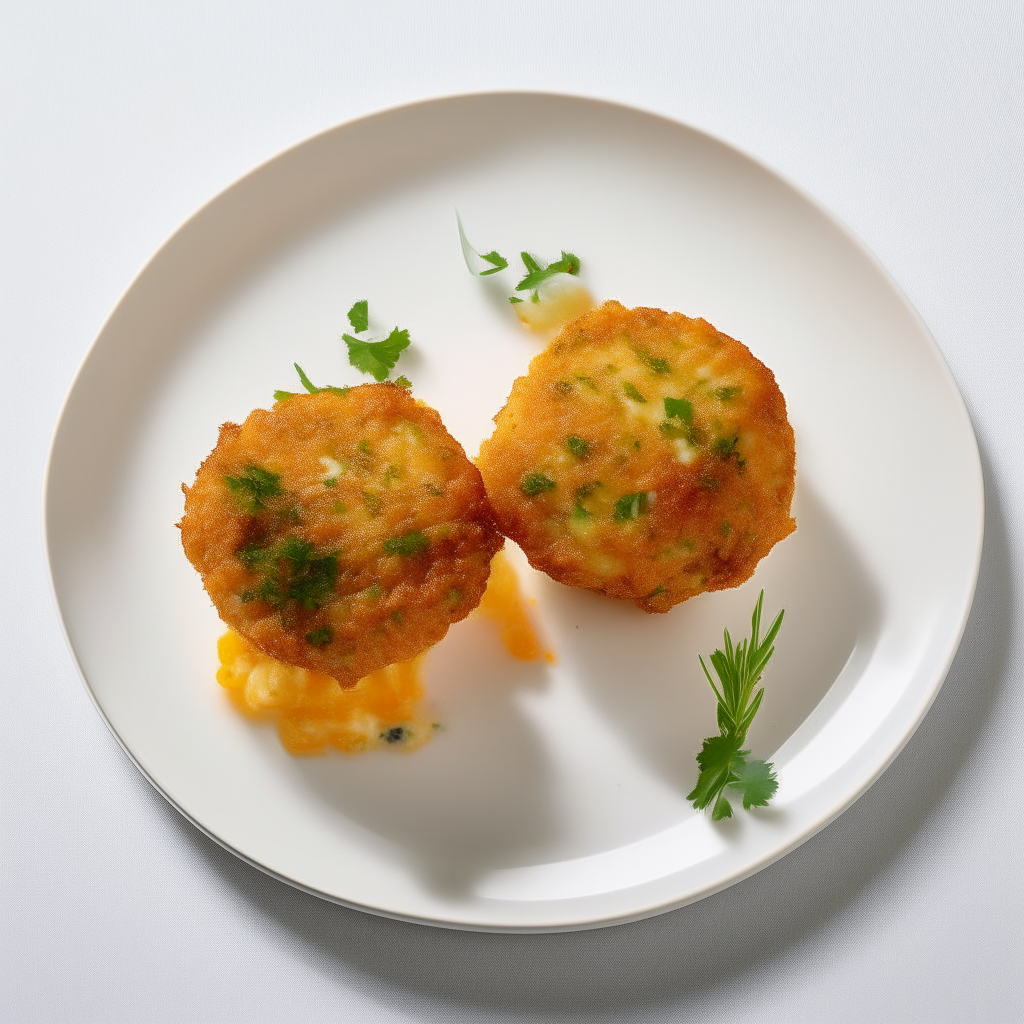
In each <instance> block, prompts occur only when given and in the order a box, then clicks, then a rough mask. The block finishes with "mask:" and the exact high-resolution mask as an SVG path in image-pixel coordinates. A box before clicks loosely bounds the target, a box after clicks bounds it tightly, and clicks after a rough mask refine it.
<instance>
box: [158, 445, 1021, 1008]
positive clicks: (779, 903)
mask: <svg viewBox="0 0 1024 1024" xmlns="http://www.w3.org/2000/svg"><path fill="white" fill-rule="evenodd" d="M983 461H984V453H983ZM985 470H986V498H987V509H986V536H985V547H984V551H983V554H982V565H981V573H980V577H979V581H978V588H977V593H976V596H975V601H974V606H973V609H972V611H971V615H970V618H969V621H968V623H967V628H966V631H965V633H964V637H963V641H962V643H961V646H960V650H959V652H958V653H957V656H956V658H955V659H954V661H953V664H952V667H951V669H950V672H949V674H948V676H947V679H946V682H945V684H944V686H943V688H942V689H941V691H940V692H939V695H938V697H937V698H936V701H935V703H934V705H933V706H932V708H931V710H930V711H929V713H928V715H927V716H926V718H925V720H924V722H923V723H922V725H921V727H920V728H919V729H918V731H917V733H916V734H915V735H914V736H913V737H912V738H911V740H910V742H909V743H908V745H907V747H906V748H905V749H904V750H903V752H902V753H901V754H900V755H899V757H897V759H896V760H895V761H894V762H893V764H892V765H891V766H890V767H889V769H888V770H887V771H886V772H885V774H884V775H883V776H882V778H881V779H880V780H879V781H878V782H877V783H876V784H875V785H874V786H873V787H872V788H871V789H870V790H868V792H867V793H866V794H865V795H864V796H863V797H861V799H860V800H859V801H858V802H857V803H855V804H854V805H853V806H852V807H851V808H849V809H848V810H847V811H846V812H845V813H844V814H843V815H842V816H841V817H840V818H838V819H837V820H836V821H834V822H833V823H832V824H830V825H829V826H828V827H826V828H825V829H824V830H823V831H822V832H820V833H818V835H816V836H814V837H813V838H811V839H810V840H808V842H806V843H805V844H804V845H803V846H801V847H799V848H798V849H796V850H794V851H793V852H792V853H790V854H789V855H788V856H786V857H784V858H783V859H782V860H781V861H778V862H777V863H775V864H773V865H770V866H769V867H767V868H765V869H764V870H763V871H761V872H759V873H758V874H756V875H754V876H753V877H751V878H749V879H746V880H745V881H743V882H740V883H738V884H737V885H734V886H732V887H731V888H729V889H726V890H724V891H723V892H720V893H716V894H715V895H713V896H709V897H707V898H706V899H704V900H701V901H700V902H698V903H695V904H691V905H690V906H688V907H683V908H682V909H680V910H677V911H674V912H671V913H667V914H663V915H661V916H660V917H655V918H650V919H648V920H645V921H639V922H636V923H633V924H626V925H620V926H618V927H614V928H604V929H598V930H594V931H585V932H570V933H562V934H551V935H499V934H480V933H474V932H460V931H455V930H445V929H431V930H426V929H424V928H423V927H421V926H418V925H412V924H405V923H402V922H398V921H392V920H389V919H386V918H378V917H374V916H371V915H369V914H363V913H360V912H358V911H354V910H348V909H346V908H343V907H338V906H335V905H333V904H330V903H327V902H325V901H323V900H318V899H316V898H315V897H312V896H308V895H306V894H304V893H302V892H299V891H297V890H294V889H292V888H290V887H289V886H287V885H285V884H283V883H281V882H278V881H276V880H274V879H273V878H270V877H269V876H266V875H264V874H262V873H261V872H259V871H256V870H253V869H252V868H251V867H249V866H248V865H246V864H244V863H243V862H242V861H240V860H238V859H236V858H235V857H233V856H232V855H231V854H229V853H228V852H226V851H225V850H223V849H221V848H220V847H219V846H217V845H216V844H215V843H213V842H211V841H209V840H208V839H207V838H206V837H205V836H203V835H202V834H201V833H200V832H199V831H198V830H197V829H194V828H192V827H190V826H189V825H188V824H187V822H186V821H185V819H183V818H182V817H181V816H180V815H178V814H175V813H173V812H172V811H171V809H170V807H168V806H167V804H165V803H164V801H163V800H159V799H158V798H157V795H156V793H153V798H154V801H155V802H156V803H158V804H159V805H160V807H161V808H163V809H164V810H165V811H166V813H167V817H168V820H169V821H173V822H174V823H175V825H176V827H177V829H178V830H179V833H180V835H181V837H182V839H183V841H184V842H186V843H188V844H190V845H191V846H192V847H193V848H194V849H195V850H196V852H197V853H199V854H200V856H201V857H202V859H203V860H205V861H206V862H207V864H208V865H209V866H210V868H211V869H212V870H213V871H215V872H216V873H217V874H218V875H219V876H221V877H222V878H223V879H225V880H226V881H227V882H228V884H229V885H230V886H231V887H232V889H233V890H234V891H235V892H236V893H237V895H238V897H239V898H240V899H241V900H243V901H244V902H245V903H247V904H249V905H250V906H252V907H253V908H254V909H255V910H256V911H257V912H258V913H261V914H264V915H266V916H268V917H269V918H271V919H272V920H273V921H275V922H276V923H277V924H278V925H280V926H282V927H283V928H285V929H286V930H287V931H288V932H289V933H290V934H291V936H292V937H293V939H294V940H295V942H296V943H298V945H299V947H300V948H305V949H306V950H308V955H309V962H310V964H311V966H312V969H313V970H316V971H319V972H320V973H321V975H322V977H323V979H324V983H325V985H327V986H343V987H347V988H351V989H354V990H357V991H359V992H361V993H362V994H363V995H364V996H365V997H366V998H368V999H371V1000H375V1001H380V1002H384V1003H385V1004H386V1005H388V1006H391V1007H394V1008H395V1009H398V1010H399V1011H400V1012H405V1013H411V1014H415V1015H418V1016H419V1017H421V1018H423V1019H451V1014H452V1013H455V1014H456V1015H465V1016H467V1017H469V1018H471V1019H489V1020H541V1019H542V1020H545V1021H562V1020H564V1021H566V1022H568V1021H579V1020H593V1021H613V1020H639V1019H641V1018H643V1019H647V1018H648V1016H650V1015H653V1014H658V1015H664V1016H665V1017H666V1018H669V1017H671V1018H672V1019H679V1018H680V1015H681V1014H687V1015H695V1016H699V1015H700V1014H701V1013H702V1012H708V1013H710V1012H711V1011H712V1010H713V1009H714V1007H715V1000H716V993H717V992H720V991H721V990H722V989H723V988H727V987H729V986H730V985H732V984H735V983H737V981H738V980H739V979H740V978H741V977H742V976H743V975H746V974H749V973H758V974H761V975H763V976H764V977H765V978H766V979H767V978H768V977H769V976H770V973H771V971H772V969H773V966H774V965H777V964H778V963H779V962H780V961H781V960H782V959H784V958H785V957H786V956H787V951H788V950H791V949H792V948H793V947H794V946H796V945H798V944H800V943H802V942H805V941H806V940H807V939H808V938H809V937H810V936H812V935H813V934H814V933H816V932H822V931H826V930H828V929H829V927H830V923H831V922H833V921H834V920H835V919H836V918H837V917H838V916H840V915H841V914H842V913H843V912H844V910H845V909H846V908H847V907H848V906H849V905H850V904H852V903H853V902H855V901H856V899H857V897H858V895H859V894H860V893H861V892H862V890H863V889H864V888H865V886H866V885H867V884H868V883H870V882H871V881H872V880H873V879H876V878H878V879H879V884H880V885H881V892H880V893H878V894H877V895H876V897H875V900H876V901H880V902H882V903H885V902H886V901H887V899H888V898H890V896H891V899H892V900H894V901H895V902H897V903H898V899H899V895H898V894H897V892H896V890H897V889H898V888H899V886H900V879H899V878H898V877H891V876H892V873H893V872H892V869H893V867H894V866H895V865H896V864H897V863H898V862H899V861H900V859H901V858H904V857H905V856H906V855H907V854H908V852H909V851H908V847H909V846H910V845H911V841H912V840H913V838H914V837H915V835H916V834H917V833H919V832H920V831H921V829H922V826H923V825H924V824H925V822H926V821H927V819H928V818H929V817H930V816H931V815H932V814H933V813H934V811H935V809H936V806H937V805H938V804H939V802H940V801H941V800H942V798H943V796H944V795H945V794H946V793H947V791H948V790H950V789H951V788H953V787H954V786H955V785H956V782H957V779H958V777H959V776H960V774H961V771H962V769H963V767H964V764H965V762H966V761H967V760H968V758H969V757H970V755H971V753H972V751H973V750H974V749H975V748H976V747H977V745H978V744H979V742H980V741H981V740H983V733H984V730H985V727H986V725H987V724H988V722H989V721H990V720H991V717H992V710H993V705H994V704H995V702H996V701H997V699H998V698H999V697H1000V694H1001V692H1002V691H1003V690H1005V689H1006V687H1007V685H1008V681H1007V680H1006V678H1005V669H1006V662H1007V650H1008V637H1009V632H1010V626H1011V624H1012V623H1013V622H1014V621H1015V616H1016V615H1018V614H1019V612H1018V609H1017V595H1016V594H1015V593H1014V591H1013V585H1012V578H1011V573H1010V559H1009V544H1008V538H1007V531H1006V526H1005V521H1004V517H1003V514H1002V510H1001V508H1000V506H999V500H998V494H997V493H996V491H995V488H994V485H993V483H992V480H991V477H990V474H989V473H988V466H987V463H986V464H985ZM887 874H888V875H890V877H889V878H887V877H886V876H887ZM766 984H767V982H766ZM322 991H323V990H321V995H319V996H318V997H317V1004H318V1005H320V1006H322V1007H323V1011H322V1013H321V1019H328V1018H331V1019H333V1016H334V1015H333V1012H332V1010H331V1008H330V1007H329V1006H327V1005H325V1004H324V1003H323V1002H322V999H323V995H322Z"/></svg>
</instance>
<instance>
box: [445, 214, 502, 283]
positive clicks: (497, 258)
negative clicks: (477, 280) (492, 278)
mask: <svg viewBox="0 0 1024 1024" xmlns="http://www.w3.org/2000/svg"><path fill="white" fill-rule="evenodd" d="M455 219H456V220H457V221H458V222H459V244H460V245H461V246H462V258H463V259H464V260H465V261H466V269H467V270H468V271H469V272H470V273H471V274H472V275H473V276H474V277H488V276H489V275H491V274H497V273H498V271H499V270H504V269H505V268H506V267H507V266H508V260H507V259H505V257H504V256H502V255H501V253H499V252H498V251H497V250H495V249H492V250H491V251H490V252H484V253H480V252H477V251H476V249H474V248H473V246H472V245H470V243H469V239H468V238H467V237H466V231H465V229H464V228H463V226H462V218H461V217H460V216H459V211H458V210H456V211H455ZM488 263H489V264H490V266H489V267H487V268H486V269H484V270H481V269H480V268H481V267H482V266H485V265H486V264H488Z"/></svg>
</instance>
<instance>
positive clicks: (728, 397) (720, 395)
mask: <svg viewBox="0 0 1024 1024" xmlns="http://www.w3.org/2000/svg"><path fill="white" fill-rule="evenodd" d="M742 393H743V388H741V387H740V386H739V385H738V384H727V385H725V386H724V387H720V388H715V398H717V399H718V400H719V401H720V402H731V401H732V400H733V399H734V398H735V397H736V396H737V395H739V394H742Z"/></svg>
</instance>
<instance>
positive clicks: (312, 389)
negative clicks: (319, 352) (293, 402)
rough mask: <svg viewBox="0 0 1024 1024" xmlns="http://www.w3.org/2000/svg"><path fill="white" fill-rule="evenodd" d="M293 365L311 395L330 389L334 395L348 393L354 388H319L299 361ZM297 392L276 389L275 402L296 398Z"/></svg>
mask: <svg viewBox="0 0 1024 1024" xmlns="http://www.w3.org/2000/svg"><path fill="white" fill-rule="evenodd" d="M292 366H294V367H295V372H296V373H297V374H298V375H299V381H300V382H301V384H302V386H303V387H304V388H305V389H306V390H307V391H308V392H309V393H310V394H311V395H318V394H319V393H320V392H321V391H329V392H330V393H331V394H332V395H347V394H348V393H349V391H351V390H352V389H351V388H335V387H331V385H327V386H326V387H322V388H318V387H317V386H316V385H315V384H314V383H313V382H312V381H311V380H310V379H309V378H308V377H307V376H306V372H305V370H303V369H302V367H301V366H299V364H298V363H292ZM295 394H296V393H295V392H294V391H275V392H274V401H275V402H286V401H287V400H288V399H289V398H294V397H295Z"/></svg>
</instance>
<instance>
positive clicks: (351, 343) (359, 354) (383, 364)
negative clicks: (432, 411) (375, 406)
mask: <svg viewBox="0 0 1024 1024" xmlns="http://www.w3.org/2000/svg"><path fill="white" fill-rule="evenodd" d="M348 322H349V323H350V324H351V325H352V330H353V331H355V332H356V334H362V333H363V332H364V331H367V330H369V327H370V315H369V303H368V302H367V300H366V299H360V300H359V301H358V302H357V303H355V304H354V305H353V306H352V308H351V309H350V310H349V311H348ZM341 338H342V341H344V342H345V344H346V345H347V346H348V361H349V364H350V365H352V366H354V367H355V368H356V369H357V370H359V371H360V373H368V374H370V375H371V376H372V377H373V379H374V380H376V381H378V382H383V381H385V380H387V379H388V374H390V373H391V371H392V370H393V369H394V368H395V363H397V362H398V357H399V356H400V355H401V354H402V353H403V352H404V351H405V350H406V349H407V348H408V347H409V332H408V331H406V330H400V329H399V328H398V327H396V328H395V329H394V330H393V331H392V332H391V333H390V334H389V335H388V336H387V337H386V338H384V339H383V340H382V341H370V339H369V338H356V337H353V336H352V335H351V334H343V335H342V336H341ZM403 382H404V383H403ZM395 383H397V384H398V385H399V386H400V387H409V382H408V380H407V379H406V378H405V377H400V378H399V379H398V380H397V381H396V382H395Z"/></svg>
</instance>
